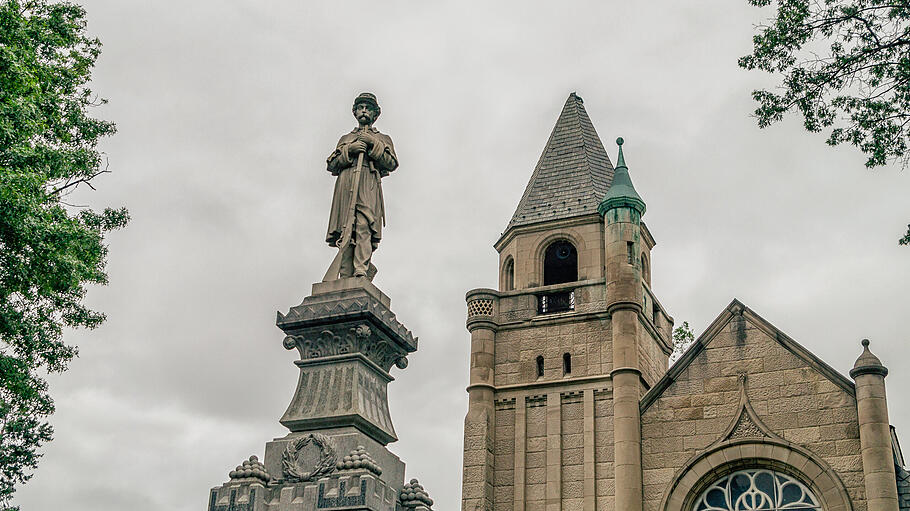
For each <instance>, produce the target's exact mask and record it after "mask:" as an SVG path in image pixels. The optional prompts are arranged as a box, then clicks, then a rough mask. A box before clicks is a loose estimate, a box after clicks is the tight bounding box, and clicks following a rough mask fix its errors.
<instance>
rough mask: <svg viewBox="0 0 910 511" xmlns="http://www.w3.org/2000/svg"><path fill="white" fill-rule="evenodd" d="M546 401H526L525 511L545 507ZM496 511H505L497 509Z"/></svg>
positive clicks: (539, 509) (542, 399)
mask: <svg viewBox="0 0 910 511" xmlns="http://www.w3.org/2000/svg"><path fill="white" fill-rule="evenodd" d="M546 405H547V401H546V397H545V396H540V397H539V398H534V399H528V404H527V406H528V408H527V421H528V425H527V444H526V445H527V447H526V448H525V467H526V472H525V509H526V510H527V511H544V510H545V509H546V507H547V506H546V505H547V501H546V498H547V408H546ZM496 511H505V510H502V509H497V510H496Z"/></svg>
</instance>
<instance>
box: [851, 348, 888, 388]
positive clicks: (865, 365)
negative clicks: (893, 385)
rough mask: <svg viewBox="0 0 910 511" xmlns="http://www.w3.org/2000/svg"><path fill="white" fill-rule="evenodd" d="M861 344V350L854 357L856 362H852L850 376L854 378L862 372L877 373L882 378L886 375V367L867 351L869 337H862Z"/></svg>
mask: <svg viewBox="0 0 910 511" xmlns="http://www.w3.org/2000/svg"><path fill="white" fill-rule="evenodd" d="M862 345H863V352H862V354H861V355H860V356H859V358H858V359H856V363H855V364H853V369H851V370H850V377H851V378H853V379H854V380H855V379H856V377H857V376H860V375H863V374H877V375H880V376H881V377H882V378H884V377H885V376H888V369H887V368H886V367H885V366H883V365H882V361H881V360H879V359H878V357H876V356H875V355H873V354H872V352H871V351H869V339H863V341H862Z"/></svg>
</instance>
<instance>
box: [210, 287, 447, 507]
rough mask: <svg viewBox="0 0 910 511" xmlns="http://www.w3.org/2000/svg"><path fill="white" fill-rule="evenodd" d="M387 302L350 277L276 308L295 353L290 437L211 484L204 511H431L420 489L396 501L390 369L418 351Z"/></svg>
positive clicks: (287, 417)
mask: <svg viewBox="0 0 910 511" xmlns="http://www.w3.org/2000/svg"><path fill="white" fill-rule="evenodd" d="M390 304H391V301H390V300H389V297H388V296H386V295H385V294H383V293H382V292H381V291H380V290H379V289H377V288H376V287H375V286H374V285H373V284H371V283H370V282H369V281H368V280H367V279H365V278H350V279H341V280H335V281H330V282H320V283H317V284H314V285H313V294H312V295H311V296H308V297H306V298H304V300H303V303H301V304H300V305H297V306H296V307H292V308H291V309H290V310H289V311H288V313H287V314H281V313H280V312H279V313H278V320H277V324H278V327H279V328H281V330H283V331H284V333H285V334H286V336H285V338H284V342H283V344H284V347H285V348H287V349H289V350H293V349H296V350H297V351H298V352H299V354H300V359H299V360H297V361H295V362H294V364H295V365H297V366H298V367H299V368H300V377H299V379H298V382H297V390H296V392H295V393H294V397H293V398H292V399H291V403H290V405H289V406H288V409H287V411H285V413H284V415H283V416H282V418H281V424H283V425H284V426H285V427H287V428H288V429H289V430H290V433H288V435H287V436H285V437H282V438H276V439H274V440H272V441H271V442H268V443H266V446H265V459H264V460H263V462H262V463H260V462H259V460H258V459H257V458H256V457H250V459H249V461H245V462H243V464H242V465H241V466H238V467H237V469H235V470H233V471H231V473H230V474H229V475H230V477H231V480H230V481H228V482H227V483H224V484H223V485H221V486H219V487H216V488H213V489H212V491H211V493H210V495H209V503H208V511H311V510H317V509H318V510H351V511H354V510H358V511H396V510H398V511H401V510H407V511H410V510H417V511H420V510H427V509H428V507H427V506H426V505H425V504H432V502H431V501H430V500H429V497H427V496H426V494H425V492H424V493H423V494H422V495H423V497H420V498H423V499H424V500H425V501H426V502H422V501H420V499H419V498H418V499H417V500H414V495H415V494H414V492H413V491H408V492H407V494H406V495H405V496H404V497H402V495H401V492H402V490H403V488H405V487H407V485H405V484H404V468H405V465H404V463H403V462H402V461H401V460H400V459H399V458H398V456H395V455H394V454H392V453H391V452H390V451H389V450H388V449H387V448H386V445H387V444H388V443H390V442H394V441H395V440H397V438H396V436H395V430H394V428H393V427H392V419H391V417H390V416H389V408H388V398H387V391H386V387H387V385H388V383H389V382H390V381H392V380H393V378H392V376H391V375H390V374H389V370H390V369H391V368H392V366H393V365H394V366H397V367H399V368H402V369H403V368H404V367H406V366H407V359H406V357H407V355H408V354H409V353H411V352H413V351H415V350H416V349H417V339H416V338H415V337H414V336H413V335H411V332H410V331H408V329H407V328H405V326H404V325H402V324H401V323H400V322H399V321H398V320H397V319H396V318H395V314H393V313H392V311H391V310H390V309H389V306H390ZM412 483H414V484H416V480H414V481H412ZM409 488H410V487H409ZM420 491H421V492H423V490H422V487H421V490H420ZM409 496H410V497H409ZM402 499H403V500H402Z"/></svg>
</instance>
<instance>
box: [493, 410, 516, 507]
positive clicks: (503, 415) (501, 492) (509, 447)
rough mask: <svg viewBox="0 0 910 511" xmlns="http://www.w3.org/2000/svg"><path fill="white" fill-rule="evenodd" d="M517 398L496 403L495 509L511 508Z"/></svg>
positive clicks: (494, 452) (494, 451)
mask: <svg viewBox="0 0 910 511" xmlns="http://www.w3.org/2000/svg"><path fill="white" fill-rule="evenodd" d="M515 406H516V400H515V399H509V400H503V401H497V403H496V414H495V422H496V431H495V433H494V436H495V440H494V441H493V467H494V469H493V509H494V510H511V509H512V502H513V496H514V481H515V470H514V468H515Z"/></svg>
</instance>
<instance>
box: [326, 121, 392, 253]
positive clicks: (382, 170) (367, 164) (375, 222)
mask: <svg viewBox="0 0 910 511" xmlns="http://www.w3.org/2000/svg"><path fill="white" fill-rule="evenodd" d="M368 129H369V131H370V133H371V134H372V135H373V137H374V138H375V139H376V143H375V144H374V145H373V147H372V148H371V149H370V150H369V151H367V152H366V153H364V155H363V168H362V169H361V171H360V187H359V189H358V192H357V212H359V213H361V214H362V215H364V216H365V217H366V218H367V220H368V221H369V223H370V231H371V232H372V236H371V237H372V245H373V248H374V249H375V248H376V246H377V245H378V244H379V240H380V239H381V238H382V226H383V225H385V205H384V203H383V200H382V182H381V178H383V177H385V176H387V175H389V172H392V171H393V170H395V169H396V168H397V167H398V158H397V157H396V156H395V147H394V146H393V145H392V139H391V138H389V136H388V135H384V134H382V133H380V132H379V131H378V130H377V129H376V128H373V127H372V126H371V127H370V128H368ZM359 131H360V128H356V129H354V130H353V131H351V132H350V133H348V134H346V135H343V136H342V137H341V140H339V141H338V145H337V146H336V147H335V151H333V152H332V154H331V155H330V156H329V158H328V159H327V160H326V164H327V168H328V171H329V172H331V173H332V175H333V176H338V179H336V180H335V193H334V195H333V196H332V210H331V212H330V213H329V228H328V232H327V233H326V238H325V240H326V242H327V243H328V244H329V245H334V244H335V242H336V241H337V240H338V238H340V237H341V232H342V231H343V230H344V224H345V221H346V220H347V215H348V207H350V202H349V198H350V193H351V185H352V182H353V176H354V167H356V166H357V156H356V155H353V156H352V155H351V154H349V153H348V148H349V147H350V145H351V143H352V142H354V141H356V140H357V134H358V132H359Z"/></svg>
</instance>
